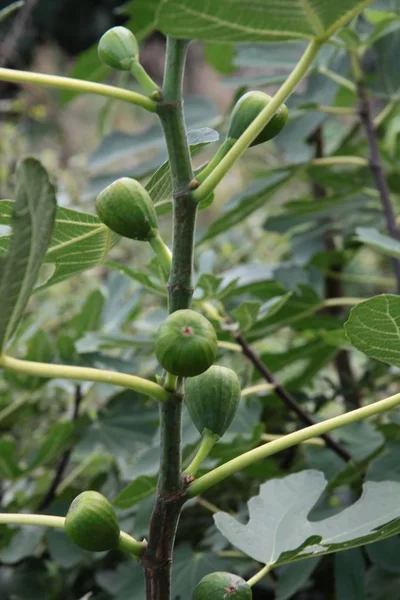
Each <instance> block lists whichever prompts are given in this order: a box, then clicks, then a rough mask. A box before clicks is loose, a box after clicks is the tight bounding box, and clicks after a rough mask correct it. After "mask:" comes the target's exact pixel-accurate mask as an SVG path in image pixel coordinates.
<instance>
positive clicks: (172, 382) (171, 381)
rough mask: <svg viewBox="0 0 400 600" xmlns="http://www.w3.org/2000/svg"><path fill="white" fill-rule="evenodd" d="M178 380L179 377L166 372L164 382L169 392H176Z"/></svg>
mask: <svg viewBox="0 0 400 600" xmlns="http://www.w3.org/2000/svg"><path fill="white" fill-rule="evenodd" d="M177 380H178V376H177V375H172V373H168V371H166V372H165V381H164V387H165V389H166V390H168V391H169V392H174V391H175V390H176V382H177Z"/></svg>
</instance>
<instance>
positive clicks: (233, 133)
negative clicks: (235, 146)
mask: <svg viewBox="0 0 400 600" xmlns="http://www.w3.org/2000/svg"><path fill="white" fill-rule="evenodd" d="M270 101H271V96H269V95H268V94H265V93H264V92H259V91H252V92H247V94H244V95H243V96H242V97H241V98H239V100H238V101H237V103H236V105H235V107H234V109H233V111H232V114H231V118H230V120H229V124H228V133H227V138H228V139H229V138H231V139H233V140H235V141H236V140H237V139H239V138H240V136H241V135H242V133H244V131H245V130H246V129H247V128H248V127H249V125H251V124H252V122H253V121H254V119H255V118H256V117H258V115H259V114H260V112H261V111H262V110H264V108H265V107H266V106H267V105H268V104H269V102H270ZM287 120H288V109H287V107H286V105H285V104H282V105H281V106H280V107H279V108H278V110H277V111H276V113H275V114H274V116H273V117H272V119H271V120H270V121H269V123H267V124H266V126H265V127H264V129H263V130H262V132H261V133H260V134H259V135H258V136H257V137H256V139H255V140H253V141H252V143H251V144H250V146H257V145H258V144H263V143H264V142H267V141H268V140H271V139H272V138H274V137H275V136H277V135H278V133H280V132H281V131H282V129H283V128H284V127H285V125H286V123H287Z"/></svg>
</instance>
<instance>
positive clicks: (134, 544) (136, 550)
mask: <svg viewBox="0 0 400 600" xmlns="http://www.w3.org/2000/svg"><path fill="white" fill-rule="evenodd" d="M118 548H119V549H120V550H122V551H123V552H129V554H131V555H132V556H133V557H134V558H139V557H140V556H141V555H142V554H143V552H144V551H145V550H146V548H147V542H139V541H138V540H135V538H133V537H132V536H131V535H128V534H127V533H125V531H121V532H120V534H119V543H118Z"/></svg>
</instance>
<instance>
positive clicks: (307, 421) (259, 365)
mask: <svg viewBox="0 0 400 600" xmlns="http://www.w3.org/2000/svg"><path fill="white" fill-rule="evenodd" d="M235 340H236V341H237V343H238V344H239V345H240V346H241V348H242V351H243V354H244V355H245V356H246V357H247V358H248V359H249V360H250V362H251V363H252V364H253V365H254V367H255V368H256V369H257V371H258V372H259V373H260V374H261V375H262V376H263V377H264V379H265V380H266V381H267V382H268V383H271V384H272V385H273V386H274V391H275V393H276V395H277V396H278V397H279V398H280V399H281V400H282V401H283V402H284V403H285V404H286V406H287V407H288V408H290V410H292V411H293V412H294V413H295V414H296V415H297V416H298V417H299V419H300V420H301V421H302V423H304V425H314V424H315V421H314V420H313V419H312V417H310V415H309V414H308V413H306V412H305V411H304V410H303V409H302V407H301V406H300V404H299V403H298V402H297V400H296V399H295V398H294V397H293V396H292V394H290V393H289V392H288V391H287V390H286V389H285V388H284V387H283V386H282V385H281V384H280V383H278V382H277V380H276V379H275V377H274V376H273V375H272V373H271V372H270V371H269V370H268V369H267V367H266V366H265V364H264V363H263V362H262V360H261V359H260V357H259V356H257V354H256V353H255V352H254V351H253V350H252V348H251V347H250V346H249V344H248V343H247V342H246V340H245V339H244V338H243V337H242V335H240V334H239V335H235ZM321 437H322V439H323V440H324V441H325V443H326V445H327V446H328V447H329V448H330V449H331V450H333V451H334V452H336V454H337V455H338V456H340V457H341V458H343V460H345V461H350V460H352V456H351V455H350V454H349V453H348V452H347V450H345V449H344V448H343V447H342V446H341V445H340V444H338V442H336V441H335V440H334V439H333V438H332V437H331V436H330V435H328V434H324V435H322V436H321Z"/></svg>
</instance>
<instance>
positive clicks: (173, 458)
mask: <svg viewBox="0 0 400 600" xmlns="http://www.w3.org/2000/svg"><path fill="white" fill-rule="evenodd" d="M186 47H187V42H184V41H182V40H176V39H172V38H168V39H167V55H166V62H165V74H164V85H163V94H162V101H161V102H160V103H159V105H158V115H159V117H160V120H161V124H162V127H163V130H164V134H165V139H166V143H167V149H168V157H169V163H170V169H171V178H172V188H173V195H174V225H173V228H174V229H173V257H172V266H171V272H170V277H169V280H168V293H169V296H168V299H169V312H170V313H171V312H174V311H176V310H178V309H182V308H188V307H189V306H190V303H191V298H192V294H193V289H192V270H193V248H194V230H195V224H196V213H197V204H196V202H194V201H193V200H192V198H191V195H190V189H189V182H190V181H191V180H192V179H193V170H192V164H191V159H190V152H189V147H188V143H187V136H186V128H185V122H184V116H183V102H182V81H183V73H184V66H185V57H186ZM160 410H161V414H160V420H161V424H160V428H161V442H160V445H161V448H160V454H161V458H160V473H159V478H158V486H157V497H156V501H155V504H154V508H153V512H152V515H151V519H150V528H149V542H148V547H147V550H146V552H145V554H144V557H143V558H142V564H143V566H144V569H145V578H146V600H170V597H171V564H172V552H173V548H174V542H175V535H176V529H177V526H178V522H179V517H180V513H181V510H182V505H183V497H184V493H185V490H184V487H183V485H182V466H181V458H182V457H181V414H182V398H181V396H180V395H179V394H178V393H176V392H175V393H173V392H172V393H170V395H169V398H168V400H167V402H165V403H163V405H162V406H161V409H160Z"/></svg>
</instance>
